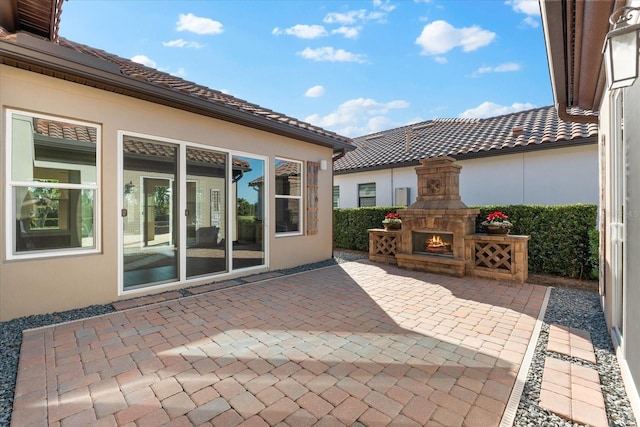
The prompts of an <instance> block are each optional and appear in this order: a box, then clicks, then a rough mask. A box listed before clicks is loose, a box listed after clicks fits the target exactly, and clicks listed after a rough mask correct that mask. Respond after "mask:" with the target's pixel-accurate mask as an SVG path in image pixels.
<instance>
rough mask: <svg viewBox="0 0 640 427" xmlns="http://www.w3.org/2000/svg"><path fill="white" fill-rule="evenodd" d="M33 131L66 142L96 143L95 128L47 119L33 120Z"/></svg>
mask: <svg viewBox="0 0 640 427" xmlns="http://www.w3.org/2000/svg"><path fill="white" fill-rule="evenodd" d="M33 127H34V131H35V132H36V133H37V134H40V135H43V136H49V137H51V138H60V139H66V140H68V141H82V142H93V143H95V142H96V137H97V135H96V128H94V127H87V126H80V125H74V124H71V123H65V122H59V121H55V120H47V119H38V118H35V119H33Z"/></svg>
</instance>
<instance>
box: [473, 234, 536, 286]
mask: <svg viewBox="0 0 640 427" xmlns="http://www.w3.org/2000/svg"><path fill="white" fill-rule="evenodd" d="M529 239H530V236H517V235H510V234H507V235H491V234H471V235H468V236H466V237H465V259H466V261H467V274H468V275H469V276H472V277H487V278H491V279H497V280H510V281H515V282H520V283H524V282H526V281H527V279H528V278H529Z"/></svg>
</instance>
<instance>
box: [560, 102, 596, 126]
mask: <svg viewBox="0 0 640 427" xmlns="http://www.w3.org/2000/svg"><path fill="white" fill-rule="evenodd" d="M556 111H557V112H558V117H559V118H560V120H562V121H563V122H574V123H596V124H597V123H598V116H587V115H584V114H569V113H567V104H566V103H564V102H561V103H559V104H558V105H557V106H556Z"/></svg>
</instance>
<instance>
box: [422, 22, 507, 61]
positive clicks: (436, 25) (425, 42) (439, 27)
mask: <svg viewBox="0 0 640 427" xmlns="http://www.w3.org/2000/svg"><path fill="white" fill-rule="evenodd" d="M495 37H496V34H495V33H494V32H491V31H488V30H483V29H482V28H480V27H478V26H477V25H474V26H472V27H464V28H455V27H454V26H453V25H451V24H449V23H448V22H446V21H434V22H432V23H430V24H427V25H425V27H424V28H423V29H422V34H420V36H419V37H418V38H417V39H416V44H417V45H419V46H421V47H422V52H420V54H421V55H440V54H443V53H447V52H449V51H450V50H451V49H453V48H455V47H461V48H462V50H463V51H465V52H470V51H473V50H476V49H479V48H481V47H483V46H486V45H488V44H489V43H491V42H492V41H493V39H494V38H495Z"/></svg>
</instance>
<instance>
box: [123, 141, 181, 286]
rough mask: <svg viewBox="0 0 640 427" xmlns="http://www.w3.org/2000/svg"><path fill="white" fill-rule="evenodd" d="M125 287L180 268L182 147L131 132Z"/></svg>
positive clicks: (170, 276) (172, 276)
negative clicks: (178, 186) (178, 178)
mask: <svg viewBox="0 0 640 427" xmlns="http://www.w3.org/2000/svg"><path fill="white" fill-rule="evenodd" d="M123 150H124V153H123V160H124V169H123V182H124V183H125V184H124V189H123V208H124V209H123V210H122V221H123V230H124V233H123V236H124V240H123V245H124V248H123V267H124V272H123V278H124V280H123V283H124V288H125V289H127V288H129V289H130V288H133V287H139V286H143V285H147V284H151V283H159V282H168V281H174V280H176V279H177V278H178V277H179V276H178V274H179V272H178V245H177V242H178V241H179V240H178V221H177V216H176V212H177V203H178V198H177V192H176V174H177V161H178V155H177V151H178V150H177V147H176V146H173V145H170V144H164V143H159V142H156V141H149V140H144V139H140V138H133V137H125V139H124V145H123Z"/></svg>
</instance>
